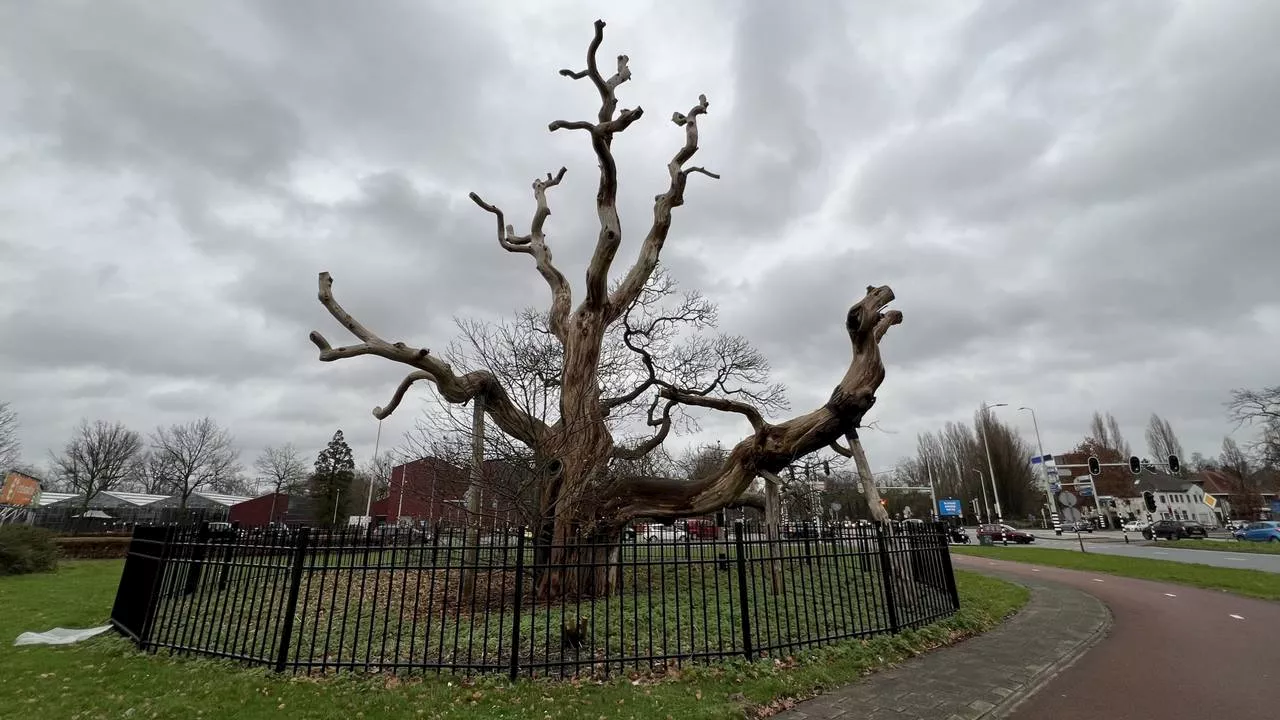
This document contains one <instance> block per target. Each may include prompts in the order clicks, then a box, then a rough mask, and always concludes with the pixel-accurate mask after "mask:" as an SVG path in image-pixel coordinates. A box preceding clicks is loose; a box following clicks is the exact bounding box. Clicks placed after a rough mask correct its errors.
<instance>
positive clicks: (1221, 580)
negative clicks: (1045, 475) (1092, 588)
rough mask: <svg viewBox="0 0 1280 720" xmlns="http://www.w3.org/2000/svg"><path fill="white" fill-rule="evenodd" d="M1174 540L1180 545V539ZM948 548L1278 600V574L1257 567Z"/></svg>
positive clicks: (1024, 550) (1067, 552) (1028, 550)
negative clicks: (1241, 568)
mask: <svg viewBox="0 0 1280 720" xmlns="http://www.w3.org/2000/svg"><path fill="white" fill-rule="evenodd" d="M1178 544H1179V545H1182V541H1179V542H1178ZM952 552H954V553H958V554H962V555H974V556H977V557H988V558H992V559H995V560H1012V561H1014V562H1024V563H1031V564H1035V565H1052V566H1054V567H1060V568H1069V569H1071V570H1088V571H1091V572H1101V573H1110V574H1112V575H1123V576H1125V577H1132V578H1141V579H1143V580H1157V581H1160V582H1171V583H1178V584H1180V585H1191V586H1193V587H1199V588H1205V589H1208V590H1224V591H1226V592H1233V593H1237V594H1239V595H1247V596H1249V597H1256V598H1262V599H1263V600H1280V574H1277V573H1270V572H1263V571H1261V570H1237V569H1235V568H1221V567H1213V566H1211V565H1196V564H1193V563H1183V562H1173V561H1172V560H1147V559H1145V558H1131V557H1122V556H1119V555H1102V554H1100V553H1082V552H1077V551H1075V550H1045V549H1033V548H1014V547H1008V548H1006V547H980V546H974V547H953V548H952Z"/></svg>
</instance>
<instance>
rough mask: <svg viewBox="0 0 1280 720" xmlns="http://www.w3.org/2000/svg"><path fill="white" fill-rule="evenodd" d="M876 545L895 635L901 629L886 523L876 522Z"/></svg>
mask: <svg viewBox="0 0 1280 720" xmlns="http://www.w3.org/2000/svg"><path fill="white" fill-rule="evenodd" d="M875 527H876V545H878V546H879V549H880V583H881V586H882V587H883V588H884V604H885V609H886V610H887V611H888V612H889V631H890V632H892V633H894V634H895V635H896V634H897V633H898V630H900V629H901V625H900V624H899V623H898V607H897V604H896V603H895V602H894V597H893V567H892V564H891V563H890V561H889V538H888V537H887V536H886V535H885V525H884V523H876V526H875Z"/></svg>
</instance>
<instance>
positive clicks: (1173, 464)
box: [1169, 455, 1182, 475]
mask: <svg viewBox="0 0 1280 720" xmlns="http://www.w3.org/2000/svg"><path fill="white" fill-rule="evenodd" d="M1181 469H1182V463H1180V462H1178V456H1177V455H1170V456H1169V474H1170V475H1177V474H1178V471H1179V470H1181Z"/></svg>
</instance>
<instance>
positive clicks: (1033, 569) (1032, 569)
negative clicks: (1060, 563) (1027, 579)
mask: <svg viewBox="0 0 1280 720" xmlns="http://www.w3.org/2000/svg"><path fill="white" fill-rule="evenodd" d="M1031 572H1040V568H1031Z"/></svg>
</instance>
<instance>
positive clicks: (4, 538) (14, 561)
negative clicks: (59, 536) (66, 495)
mask: <svg viewBox="0 0 1280 720" xmlns="http://www.w3.org/2000/svg"><path fill="white" fill-rule="evenodd" d="M57 569H58V546H57V545H56V544H54V541H53V533H51V532H49V531H48V530H45V529H43V528H33V527H29V526H27V525H0V575H25V574H27V573H36V572H53V571H54V570H57Z"/></svg>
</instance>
